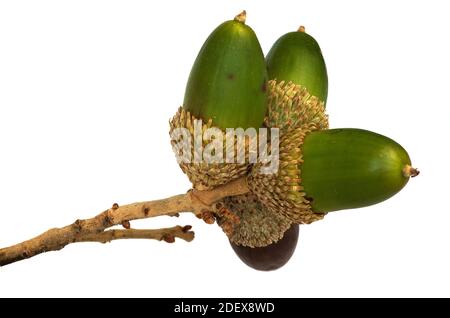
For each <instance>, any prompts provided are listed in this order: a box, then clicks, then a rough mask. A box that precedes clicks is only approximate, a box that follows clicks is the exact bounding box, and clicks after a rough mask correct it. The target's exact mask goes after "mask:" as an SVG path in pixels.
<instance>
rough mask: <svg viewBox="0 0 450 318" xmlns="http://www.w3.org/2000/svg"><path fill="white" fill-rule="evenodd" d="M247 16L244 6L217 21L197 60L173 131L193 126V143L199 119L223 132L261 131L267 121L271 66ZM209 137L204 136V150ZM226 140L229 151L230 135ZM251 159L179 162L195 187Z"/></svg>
mask: <svg viewBox="0 0 450 318" xmlns="http://www.w3.org/2000/svg"><path fill="white" fill-rule="evenodd" d="M245 17H246V14H245V11H243V12H242V13H241V14H239V15H238V16H236V17H235V19H234V20H231V21H226V22H224V23H222V24H221V25H220V26H218V27H217V28H216V29H215V30H214V31H213V32H212V33H211V35H210V36H209V37H208V38H207V40H206V41H205V43H204V44H203V46H202V48H201V50H200V52H199V54H198V56H197V58H196V60H195V62H194V65H193V67H192V70H191V73H190V76H189V80H188V82H187V86H186V92H185V96H184V103H183V108H180V109H179V110H178V112H177V114H176V115H175V116H174V117H173V119H172V120H171V122H170V126H171V133H172V132H173V131H174V129H175V128H188V129H189V131H190V132H191V134H192V138H191V139H192V145H193V146H194V137H195V136H194V135H193V134H194V124H195V122H196V120H200V119H201V120H202V121H203V125H202V127H201V129H203V130H205V129H207V128H211V127H216V128H218V129H220V130H222V131H224V132H225V129H226V128H243V129H247V128H251V127H252V128H255V129H256V130H257V129H258V128H259V127H262V125H263V122H264V116H265V114H266V111H267V70H266V65H265V60H264V55H263V52H262V49H261V46H260V44H259V42H258V39H257V37H256V34H255V32H254V31H253V30H252V29H251V28H250V27H249V26H247V25H246V24H245ZM209 142H210V140H200V145H201V146H202V149H205V147H207V145H208V143H209ZM174 143H175V142H174V140H172V144H174ZM223 144H224V147H223V153H224V154H225V152H226V149H225V144H226V142H225V140H224V142H223ZM233 144H234V143H233ZM197 146H198V145H197ZM197 148H198V147H197ZM197 151H201V150H198V149H197ZM197 155H198V153H197ZM200 155H201V154H200ZM246 155H248V152H246ZM247 162H248V160H247V157H246V161H245V163H207V162H206V163H205V162H201V163H200V162H197V163H196V162H193V163H180V166H181V168H182V170H183V171H184V172H185V173H186V174H187V175H188V177H189V179H190V181H191V182H192V183H193V185H194V187H195V188H197V189H199V190H206V189H211V188H214V187H215V186H218V185H221V184H224V183H227V182H229V181H231V180H233V179H235V178H238V177H240V176H243V175H245V174H246V173H247V172H248V164H247Z"/></svg>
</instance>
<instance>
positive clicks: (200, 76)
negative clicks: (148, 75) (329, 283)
mask: <svg viewBox="0 0 450 318" xmlns="http://www.w3.org/2000/svg"><path fill="white" fill-rule="evenodd" d="M327 90H328V77H327V70H326V66H325V62H324V59H323V56H322V52H321V50H320V47H319V45H318V44H317V42H316V41H315V39H314V38H312V37H311V36H310V35H308V34H307V33H306V32H305V29H304V28H303V27H300V29H299V30H298V31H296V32H291V33H287V34H285V35H283V36H282V37H281V38H279V39H278V40H277V41H276V42H275V44H274V45H273V47H272V48H271V50H270V52H269V53H268V55H267V57H266V58H264V54H263V52H262V49H261V46H260V44H259V42H258V39H257V37H256V34H255V32H254V31H253V30H252V29H251V28H250V27H249V26H247V25H246V24H245V11H244V12H242V13H241V14H239V15H238V16H236V17H235V18H234V20H231V21H226V22H224V23H223V24H221V25H220V26H218V27H217V28H216V29H215V30H214V31H213V32H212V33H211V35H210V36H209V37H208V38H207V40H206V41H205V43H204V44H203V47H202V48H201V50H200V52H199V54H198V56H197V58H196V60H195V63H194V65H193V68H192V70H191V73H190V76H189V80H188V83H187V87H186V93H185V98H184V103H183V106H182V107H180V108H179V109H178V112H177V113H176V114H175V116H174V117H173V118H172V120H171V121H170V129H171V132H173V131H174V130H175V129H176V128H188V129H189V131H190V133H191V134H194V128H193V127H194V125H195V121H196V120H200V119H201V120H202V126H201V129H202V131H204V130H206V129H207V128H211V127H215V128H218V129H220V130H222V131H225V130H226V128H238V127H240V128H243V129H244V130H245V129H247V128H249V127H253V128H256V129H258V128H260V127H268V128H279V131H280V142H279V167H278V172H277V173H274V174H262V173H261V172H260V171H261V169H260V168H261V166H262V165H264V163H256V164H250V163H249V162H248V161H245V163H205V162H180V167H181V169H182V170H183V172H184V173H186V174H187V176H188V177H189V180H190V181H191V182H192V184H193V187H194V188H196V189H198V190H209V189H213V188H215V187H217V186H220V185H222V184H225V183H228V182H230V181H232V180H234V179H237V178H241V177H246V178H247V183H248V186H249V188H250V190H251V192H250V193H248V194H245V195H241V196H234V197H228V198H226V199H224V200H223V202H222V204H223V206H224V207H225V208H226V209H227V210H228V211H231V212H232V213H233V215H234V216H235V220H237V221H236V222H231V223H230V222H229V218H227V219H226V220H225V219H224V218H222V217H221V216H220V215H217V216H216V218H217V223H218V224H219V225H220V226H221V227H222V228H223V229H224V232H225V233H226V234H227V235H228V238H229V240H230V243H231V245H232V247H233V249H234V250H235V252H236V253H237V254H238V256H239V257H240V258H241V259H242V260H243V261H244V262H245V263H246V264H248V265H249V266H251V267H253V268H256V269H259V270H273V269H277V268H279V267H281V266H283V265H284V264H285V263H286V262H287V261H288V260H289V258H290V257H291V255H292V254H293V252H294V250H295V247H296V244H297V240H298V233H299V224H309V223H311V222H314V221H317V220H321V219H322V218H323V217H324V215H325V214H326V213H328V212H331V211H337V210H342V209H351V208H358V207H364V206H368V205H372V204H375V203H378V202H381V201H383V200H386V199H387V198H389V197H391V196H393V195H394V194H395V193H397V192H398V191H400V190H401V189H402V188H403V187H404V186H405V184H406V183H407V182H408V180H409V178H410V177H414V176H416V175H417V174H418V171H417V170H416V169H414V168H412V167H411V161H410V158H409V156H408V153H407V152H406V151H405V149H403V148H402V147H401V146H400V145H399V144H398V143H396V142H395V141H393V140H391V139H389V138H387V137H384V136H382V135H379V134H376V133H373V132H370V131H366V130H361V129H349V128H343V129H328V116H327V115H326V113H325V104H326V99H327ZM193 137H194V136H193ZM194 139H195V138H191V139H190V140H191V142H192V143H194ZM175 142H176V141H175V140H172V143H173V144H175ZM197 142H198V141H197ZM200 142H201V143H203V145H202V146H203V147H206V146H207V145H208V143H209V142H211V140H205V139H202V140H201V141H200ZM247 142H248V140H247ZM223 144H224V145H223V147H224V151H225V150H226V149H225V147H226V143H225V141H224V143H223ZM233 144H234V141H233ZM246 145H247V146H248V143H247V144H246ZM194 146H195V145H193V147H192V149H194V150H192V151H193V152H194V151H195V149H196V148H195V147H194ZM193 155H194V154H193ZM246 160H248V151H247V152H246Z"/></svg>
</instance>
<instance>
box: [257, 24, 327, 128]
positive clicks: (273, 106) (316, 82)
mask: <svg viewBox="0 0 450 318" xmlns="http://www.w3.org/2000/svg"><path fill="white" fill-rule="evenodd" d="M266 63H267V68H268V74H269V80H270V81H269V89H268V91H269V101H268V113H267V117H266V118H265V125H266V126H267V127H277V128H280V129H281V132H282V133H283V132H284V131H287V130H290V129H295V128H299V127H302V126H303V125H308V124H311V123H314V124H315V125H316V128H317V129H327V128H328V117H327V115H326V114H325V102H326V98H327V92H328V77H327V69H326V66H325V62H324V59H323V56H322V52H321V50H320V47H319V45H318V44H317V42H316V40H314V38H313V37H311V36H310V35H308V34H306V33H305V29H304V28H303V27H300V29H299V31H297V32H290V33H287V34H285V35H283V36H282V37H281V38H279V39H278V40H277V41H276V42H275V44H274V45H273V46H272V48H271V49H270V52H269V54H267V57H266Z"/></svg>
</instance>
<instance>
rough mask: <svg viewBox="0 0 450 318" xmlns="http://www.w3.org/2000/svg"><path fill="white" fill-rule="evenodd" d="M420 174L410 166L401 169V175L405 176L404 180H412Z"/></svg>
mask: <svg viewBox="0 0 450 318" xmlns="http://www.w3.org/2000/svg"><path fill="white" fill-rule="evenodd" d="M419 174H420V171H419V170H418V169H416V168H413V167H411V166H410V165H406V166H405V167H404V168H403V175H404V176H405V178H409V177H411V178H414V177H417V176H418V175H419Z"/></svg>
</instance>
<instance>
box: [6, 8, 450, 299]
mask: <svg viewBox="0 0 450 318" xmlns="http://www.w3.org/2000/svg"><path fill="white" fill-rule="evenodd" d="M241 9H247V12H248V17H247V23H248V24H249V25H250V26H251V27H253V29H254V30H255V31H256V33H257V34H258V37H259V39H260V42H261V45H262V47H263V49H264V51H265V52H266V53H267V51H268V50H269V48H270V47H271V45H272V43H273V42H274V41H275V40H276V39H277V38H278V37H279V36H281V35H282V34H284V33H286V32H289V31H293V30H296V29H297V27H298V26H299V25H300V24H303V25H305V26H306V30H307V32H309V33H310V34H311V35H313V36H314V37H315V38H316V39H317V40H318V42H319V43H320V45H321V47H322V51H323V54H324V57H325V60H326V62H327V66H328V73H329V84H330V86H329V87H330V88H329V99H328V105H327V108H328V112H329V114H330V122H331V125H332V127H358V128H366V129H369V130H373V131H376V132H378V133H381V134H384V135H387V136H389V137H391V138H393V139H394V140H396V141H398V142H399V143H400V144H402V145H403V146H404V147H405V148H406V149H407V150H408V152H409V154H410V156H411V158H412V160H413V164H414V165H415V166H417V167H419V168H420V169H421V171H422V174H421V175H420V176H419V177H417V178H416V179H413V180H411V181H410V183H409V184H408V185H407V186H406V188H405V189H404V190H403V191H402V192H401V193H399V194H398V195H396V196H395V197H393V198H392V199H390V200H388V201H386V202H383V203H381V204H379V205H376V206H372V207H368V208H364V209H358V210H352V211H342V212H336V213H332V214H330V215H328V216H327V217H326V219H325V220H324V221H321V222H318V223H315V224H313V225H309V226H302V227H301V230H300V242H299V245H298V247H297V250H296V253H295V254H294V256H293V258H292V260H291V261H290V262H289V263H288V264H287V265H286V266H285V267H284V268H282V269H280V270H278V271H275V272H270V273H265V272H257V271H254V270H252V269H250V268H248V267H246V266H245V265H244V264H242V263H241V262H240V261H239V259H238V258H237V257H235V255H234V253H233V251H232V250H231V248H230V247H229V246H228V242H227V239H226V237H225V236H224V234H223V233H222V232H221V230H219V228H218V227H217V226H216V225H206V224H203V223H202V222H200V221H199V220H197V219H196V218H195V217H194V216H192V215H190V214H186V215H182V217H180V218H178V219H176V218H169V217H161V218H159V219H150V220H145V221H140V222H133V223H132V225H133V226H135V227H144V228H151V227H162V226H163V227H165V226H171V225H175V224H182V225H184V224H192V225H193V226H194V229H195V230H196V239H195V240H194V241H193V242H192V243H186V242H184V241H178V242H177V243H176V244H166V243H164V242H156V241H138V240H136V241H116V242H113V243H109V244H107V245H101V244H96V243H84V244H76V245H71V246H68V247H66V248H64V249H63V250H62V251H60V252H53V253H48V254H44V255H40V256H37V257H35V258H33V259H30V260H26V261H22V262H18V263H15V264H13V265H9V266H6V267H3V268H0V296H173V297H187V296H217V297H219V296H222V297H245V296H249V297H250V296H251V297H260V296H267V297H270V296H280V297H282V296H287V297H289V296H295V297H298V296H306V297H310V296H344V297H346V296H364V297H365V296H388V297H389V296H447V297H448V296H450V287H449V286H450V273H449V268H450V255H449V243H450V229H449V227H450V211H449V210H450V208H449V204H448V197H449V196H448V186H447V185H448V182H447V178H448V174H449V169H448V167H447V165H448V159H449V150H448V148H449V142H448V140H447V138H448V137H449V133H448V123H449V120H450V111H449V109H450V105H449V102H448V91H449V74H450V64H449V58H450V46H449V40H448V39H449V33H450V20H449V19H448V13H449V7H448V5H447V4H446V2H445V1H421V2H418V1H371V2H368V1H364V2H363V1H299V0H296V1H289V2H288V1H280V0H278V1H276V2H274V1H270V2H269V1H267V2H263V1H91V0H90V1H3V2H1V4H0V246H7V245H10V244H13V243H16V242H19V241H21V240H24V239H28V238H30V237H32V236H34V235H37V234H39V233H40V232H42V231H44V230H46V229H48V228H50V227H54V226H62V225H66V224H69V223H71V222H73V221H74V220H75V219H77V218H87V217H91V216H93V215H95V214H97V213H99V212H101V211H103V210H104V209H106V208H108V207H110V206H111V204H112V203H113V202H118V203H119V204H125V203H131V202H134V201H140V200H148V199H157V198H163V197H167V196H170V195H173V194H178V193H183V192H185V191H186V190H187V189H188V188H189V183H188V180H187V178H186V177H185V176H184V175H183V174H182V172H181V171H180V169H179V168H178V166H177V164H176V161H175V159H174V155H173V153H172V150H171V148H170V145H169V136H168V119H169V118H170V117H171V116H172V115H173V114H174V112H175V111H176V109H177V107H178V106H179V105H180V104H181V102H182V100H183V95H184V88H185V84H186V80H187V77H188V74H189V71H190V68H191V66H192V63H193V61H194V58H195V57H196V55H197V53H198V50H199V48H200V47H201V45H202V44H203V41H204V40H205V39H206V37H207V36H208V34H209V33H210V32H211V31H212V30H213V29H214V28H215V27H216V26H217V25H218V24H220V23H221V22H223V21H225V20H228V19H231V18H233V17H234V15H235V14H237V13H238V12H239V11H240V10H241Z"/></svg>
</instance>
